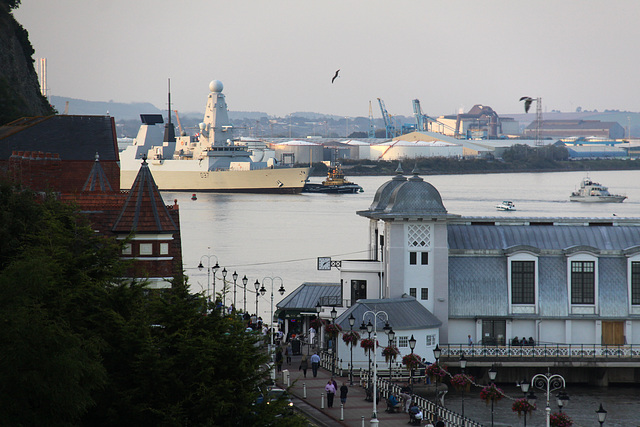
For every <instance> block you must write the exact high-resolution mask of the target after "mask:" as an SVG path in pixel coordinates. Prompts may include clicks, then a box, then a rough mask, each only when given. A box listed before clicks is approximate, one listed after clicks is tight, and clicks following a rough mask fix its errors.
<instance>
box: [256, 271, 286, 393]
mask: <svg viewBox="0 0 640 427" xmlns="http://www.w3.org/2000/svg"><path fill="white" fill-rule="evenodd" d="M267 279H269V280H270V281H271V334H270V335H271V340H270V343H269V354H271V360H272V361H273V362H275V360H274V356H275V355H274V353H273V333H274V332H275V329H274V327H273V281H274V279H280V289H278V292H279V293H280V295H284V293H285V292H286V291H285V290H284V283H283V282H282V278H281V277H277V276H276V277H265V278H264V279H262V287H261V288H260V295H262V296H264V294H265V293H267V290H266V289H265V288H264V282H265V281H266V280H267ZM272 366H273V367H272V371H271V373H272V375H271V378H272V379H273V380H274V381H275V379H276V371H275V369H276V367H275V363H273V365H272Z"/></svg>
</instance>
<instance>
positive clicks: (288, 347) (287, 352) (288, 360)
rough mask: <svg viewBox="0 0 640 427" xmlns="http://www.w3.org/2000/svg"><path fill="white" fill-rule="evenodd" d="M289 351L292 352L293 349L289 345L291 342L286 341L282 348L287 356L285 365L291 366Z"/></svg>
mask: <svg viewBox="0 0 640 427" xmlns="http://www.w3.org/2000/svg"><path fill="white" fill-rule="evenodd" d="M291 353H293V349H292V347H291V343H288V344H287V347H286V348H285V349H284V355H285V357H286V358H287V366H291Z"/></svg>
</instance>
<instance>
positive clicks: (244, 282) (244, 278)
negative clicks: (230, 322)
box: [242, 274, 249, 313]
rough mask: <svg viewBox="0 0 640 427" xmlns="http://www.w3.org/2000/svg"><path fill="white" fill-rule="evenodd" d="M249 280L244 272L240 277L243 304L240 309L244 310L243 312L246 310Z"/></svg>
mask: <svg viewBox="0 0 640 427" xmlns="http://www.w3.org/2000/svg"><path fill="white" fill-rule="evenodd" d="M248 281H249V279H247V275H246V274H245V275H244V277H243V278H242V287H243V288H244V298H243V300H244V305H243V309H242V311H244V312H245V313H246V312H247V282H248Z"/></svg>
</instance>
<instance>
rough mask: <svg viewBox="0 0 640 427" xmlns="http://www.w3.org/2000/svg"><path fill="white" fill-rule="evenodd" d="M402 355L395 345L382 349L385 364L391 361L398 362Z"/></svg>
mask: <svg viewBox="0 0 640 427" xmlns="http://www.w3.org/2000/svg"><path fill="white" fill-rule="evenodd" d="M399 354H400V350H398V347H396V346H395V345H388V346H386V347H385V348H383V349H382V355H383V356H384V360H385V362H388V361H389V360H396V357H397V356H398V355H399Z"/></svg>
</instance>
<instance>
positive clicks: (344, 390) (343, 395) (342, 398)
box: [340, 382, 349, 405]
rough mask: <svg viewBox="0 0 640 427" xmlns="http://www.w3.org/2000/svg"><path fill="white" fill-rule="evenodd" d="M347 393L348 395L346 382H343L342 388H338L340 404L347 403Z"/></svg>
mask: <svg viewBox="0 0 640 427" xmlns="http://www.w3.org/2000/svg"><path fill="white" fill-rule="evenodd" d="M347 393H349V387H347V383H346V382H343V383H342V386H340V403H342V404H343V405H344V404H345V403H347Z"/></svg>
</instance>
